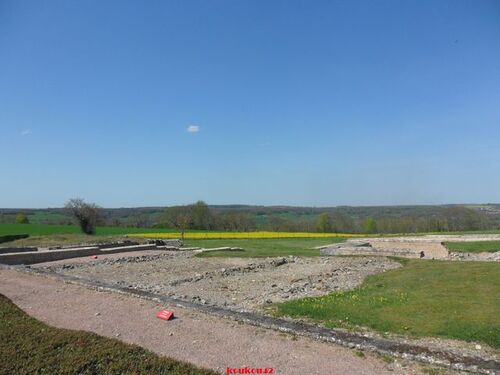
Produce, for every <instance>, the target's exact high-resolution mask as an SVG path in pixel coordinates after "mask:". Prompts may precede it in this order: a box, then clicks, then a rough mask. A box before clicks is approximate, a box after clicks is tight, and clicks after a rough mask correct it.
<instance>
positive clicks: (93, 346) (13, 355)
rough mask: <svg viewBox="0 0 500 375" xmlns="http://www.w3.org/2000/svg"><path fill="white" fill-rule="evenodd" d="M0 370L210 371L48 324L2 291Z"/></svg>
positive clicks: (204, 374) (176, 374) (197, 374)
mask: <svg viewBox="0 0 500 375" xmlns="http://www.w3.org/2000/svg"><path fill="white" fill-rule="evenodd" d="M0 374H5V375H7V374H9V375H10V374H169V375H188V374H192V375H212V374H213V375H215V373H214V372H212V371H209V370H202V369H199V368H196V367H194V366H192V365H190V364H187V363H183V362H179V361H176V360H173V359H171V358H165V357H159V356H157V355H156V354H154V353H152V352H150V351H148V350H145V349H143V348H141V347H138V346H135V345H129V344H125V343H122V342H120V341H118V340H113V339H108V338H104V337H101V336H98V335H96V334H93V333H88V332H83V331H71V330H66V329H59V328H54V327H50V326H48V325H46V324H44V323H42V322H40V321H38V320H36V319H34V318H31V317H30V316H28V315H27V314H25V313H24V312H23V311H22V310H21V309H19V308H18V307H17V306H15V305H14V304H13V303H12V302H11V301H10V300H8V299H7V298H6V297H4V296H2V295H0Z"/></svg>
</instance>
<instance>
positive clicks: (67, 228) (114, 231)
mask: <svg viewBox="0 0 500 375" xmlns="http://www.w3.org/2000/svg"><path fill="white" fill-rule="evenodd" d="M157 232H168V230H165V229H158V228H134V227H97V230H96V235H98V236H111V235H125V234H128V233H157ZM80 233H81V230H80V227H78V226H76V225H53V224H0V236H1V235H6V234H29V235H30V236H44V235H49V234H80Z"/></svg>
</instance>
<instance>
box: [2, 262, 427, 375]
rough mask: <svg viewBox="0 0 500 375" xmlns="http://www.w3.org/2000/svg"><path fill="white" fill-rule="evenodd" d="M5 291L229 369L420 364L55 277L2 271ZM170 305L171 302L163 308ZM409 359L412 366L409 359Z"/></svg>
mask: <svg viewBox="0 0 500 375" xmlns="http://www.w3.org/2000/svg"><path fill="white" fill-rule="evenodd" d="M0 293H2V294H4V295H5V296H7V297H8V298H10V299H11V300H12V301H13V302H14V303H15V304H17V305H18V306H19V307H20V308H22V309H23V310H24V311H26V312H27V313H28V314H30V315H31V316H33V317H35V318H37V319H39V320H41V321H44V322H46V323H48V324H50V325H53V326H56V327H61V328H69V329H77V330H86V331H92V332H95V333H97V334H99V335H102V336H107V337H112V338H119V339H120V340H122V341H125V342H127V343H133V344H137V345H140V346H143V347H145V348H147V349H149V350H152V351H154V352H156V353H158V354H160V355H166V356H170V357H173V358H177V359H180V360H183V361H188V362H190V363H193V364H195V365H197V366H202V367H207V368H212V369H214V370H217V371H219V372H221V373H225V372H226V367H228V366H229V367H245V366H249V367H273V368H275V369H276V370H275V373H278V374H287V375H288V374H291V375H293V374H389V373H391V374H415V373H420V367H419V366H418V365H414V364H410V365H409V367H401V366H402V364H401V361H396V362H394V363H392V364H387V363H385V362H384V361H382V360H381V359H379V358H378V357H376V356H375V355H372V354H366V357H364V358H360V357H358V356H356V354H355V352H354V351H353V350H349V349H347V348H343V347H340V346H336V345H333V344H327V343H321V342H317V341H314V340H312V339H309V338H303V337H299V338H293V337H291V336H289V335H285V334H280V333H278V332H275V331H271V330H264V329H261V328H257V327H252V326H248V325H245V324H238V323H235V322H232V321H229V320H225V319H217V318H215V317H211V316H207V315H205V314H202V313H199V312H195V311H191V310H188V309H180V308H175V307H174V310H175V313H176V316H177V319H175V320H173V321H169V322H165V321H161V320H159V319H156V318H155V314H156V312H157V311H158V309H159V308H160V307H162V306H159V305H157V304H155V303H154V302H151V301H146V300H140V299H138V298H134V297H129V296H123V295H118V294H114V293H109V292H97V291H93V290H90V289H86V288H84V287H82V286H78V285H73V284H65V283H62V282H60V281H56V280H54V279H51V278H46V277H41V276H34V275H27V274H24V273H20V272H17V271H13V270H6V269H0ZM166 307H171V306H166ZM405 365H408V364H405Z"/></svg>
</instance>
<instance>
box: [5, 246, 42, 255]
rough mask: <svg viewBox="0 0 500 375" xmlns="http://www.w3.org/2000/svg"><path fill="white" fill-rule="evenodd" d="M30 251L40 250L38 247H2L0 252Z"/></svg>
mask: <svg viewBox="0 0 500 375" xmlns="http://www.w3.org/2000/svg"><path fill="white" fill-rule="evenodd" d="M28 251H38V248H36V247H0V254H8V253H25V252H28Z"/></svg>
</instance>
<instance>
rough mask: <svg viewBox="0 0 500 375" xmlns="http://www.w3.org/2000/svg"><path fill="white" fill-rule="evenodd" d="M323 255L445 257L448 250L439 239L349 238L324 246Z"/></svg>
mask: <svg viewBox="0 0 500 375" xmlns="http://www.w3.org/2000/svg"><path fill="white" fill-rule="evenodd" d="M320 251H321V254H323V255H379V256H400V257H405V258H420V257H421V254H423V255H424V256H423V257H424V258H425V259H444V258H447V257H448V250H447V249H446V248H445V247H444V246H443V244H442V243H441V242H439V241H431V240H427V239H426V240H423V241H420V242H419V241H417V240H410V241H407V240H404V239H400V238H394V239H379V238H376V239H367V240H357V239H356V240H348V241H346V242H344V243H340V244H333V245H330V246H324V247H322V248H321V249H320Z"/></svg>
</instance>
